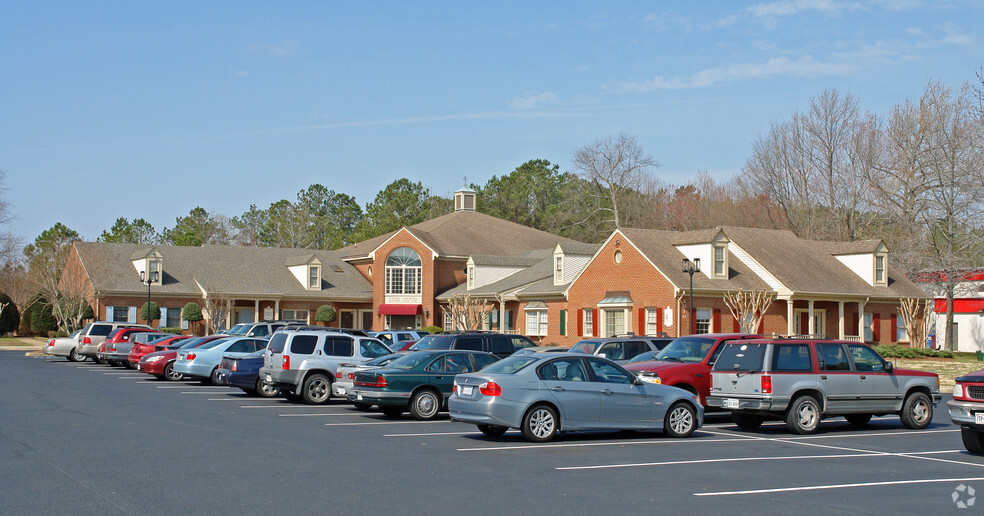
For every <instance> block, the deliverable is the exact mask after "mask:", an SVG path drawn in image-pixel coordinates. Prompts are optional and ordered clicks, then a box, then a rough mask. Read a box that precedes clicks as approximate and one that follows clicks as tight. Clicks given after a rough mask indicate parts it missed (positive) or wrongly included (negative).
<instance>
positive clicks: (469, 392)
mask: <svg viewBox="0 0 984 516" xmlns="http://www.w3.org/2000/svg"><path fill="white" fill-rule="evenodd" d="M474 390H475V388H474V387H472V386H471V385H466V386H464V387H462V388H461V395H462V396H471V395H472V392H473V391H474Z"/></svg>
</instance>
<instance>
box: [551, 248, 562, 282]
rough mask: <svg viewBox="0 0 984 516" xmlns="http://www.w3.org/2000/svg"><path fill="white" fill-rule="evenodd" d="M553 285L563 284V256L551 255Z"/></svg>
mask: <svg viewBox="0 0 984 516" xmlns="http://www.w3.org/2000/svg"><path fill="white" fill-rule="evenodd" d="M553 271H554V285H563V284H564V255H563V254H556V253H555V254H554V255H553Z"/></svg>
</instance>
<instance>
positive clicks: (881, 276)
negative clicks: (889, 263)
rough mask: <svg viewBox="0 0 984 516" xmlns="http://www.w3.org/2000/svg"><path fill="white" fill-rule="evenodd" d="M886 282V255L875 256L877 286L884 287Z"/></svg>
mask: <svg viewBox="0 0 984 516" xmlns="http://www.w3.org/2000/svg"><path fill="white" fill-rule="evenodd" d="M885 283H886V282H885V255H881V254H877V255H875V285H884V284H885Z"/></svg>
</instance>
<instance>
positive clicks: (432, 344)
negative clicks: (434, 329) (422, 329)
mask: <svg viewBox="0 0 984 516" xmlns="http://www.w3.org/2000/svg"><path fill="white" fill-rule="evenodd" d="M453 343H454V336H453V335H427V336H426V337H423V338H421V339H420V340H418V341H417V343H416V344H414V345H413V346H410V351H421V350H424V349H451V345H452V344H453Z"/></svg>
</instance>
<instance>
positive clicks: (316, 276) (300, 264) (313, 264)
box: [287, 254, 322, 290]
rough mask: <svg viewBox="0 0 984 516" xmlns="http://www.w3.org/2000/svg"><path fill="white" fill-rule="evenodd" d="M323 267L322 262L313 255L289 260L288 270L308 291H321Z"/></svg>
mask: <svg viewBox="0 0 984 516" xmlns="http://www.w3.org/2000/svg"><path fill="white" fill-rule="evenodd" d="M321 265H322V264H321V260H319V259H318V257H317V256H315V255H313V254H311V255H305V256H296V257H294V258H290V259H288V260H287V270H289V271H290V273H291V274H293V275H294V277H295V278H296V279H297V281H298V282H299V283H300V284H301V285H303V286H304V288H306V289H307V290H321Z"/></svg>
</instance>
